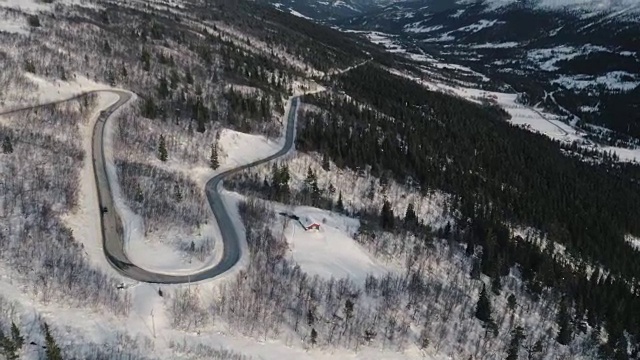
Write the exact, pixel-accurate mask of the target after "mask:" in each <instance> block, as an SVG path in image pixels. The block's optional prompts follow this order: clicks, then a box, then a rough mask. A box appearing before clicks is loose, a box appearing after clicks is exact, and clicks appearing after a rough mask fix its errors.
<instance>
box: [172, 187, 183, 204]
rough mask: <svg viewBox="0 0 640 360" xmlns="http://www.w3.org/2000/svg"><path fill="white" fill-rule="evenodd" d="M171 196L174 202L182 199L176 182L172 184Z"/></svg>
mask: <svg viewBox="0 0 640 360" xmlns="http://www.w3.org/2000/svg"><path fill="white" fill-rule="evenodd" d="M173 197H174V198H175V199H176V202H180V201H182V191H180V185H178V184H175V185H174V186H173Z"/></svg>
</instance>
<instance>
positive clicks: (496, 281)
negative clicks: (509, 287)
mask: <svg viewBox="0 0 640 360" xmlns="http://www.w3.org/2000/svg"><path fill="white" fill-rule="evenodd" d="M500 291H502V282H500V275H498V274H496V275H495V276H494V277H493V278H492V279H491V292H493V293H494V294H496V295H500Z"/></svg>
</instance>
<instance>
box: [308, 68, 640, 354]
mask: <svg viewBox="0 0 640 360" xmlns="http://www.w3.org/2000/svg"><path fill="white" fill-rule="evenodd" d="M335 86H336V87H339V88H341V89H343V90H344V91H345V92H346V93H347V94H348V95H349V96H350V97H352V99H349V100H347V99H346V98H345V97H343V96H331V95H326V94H319V95H312V96H306V97H305V98H304V99H303V100H304V102H306V103H311V104H314V105H316V106H318V107H320V108H321V109H323V110H326V111H324V112H306V113H305V116H304V117H303V121H302V125H301V129H300V130H299V132H298V138H297V148H298V149H300V150H302V151H319V152H321V153H325V154H328V155H329V156H330V157H331V159H332V160H334V161H335V163H336V165H338V166H339V167H348V168H352V169H363V168H365V167H370V169H371V174H373V175H375V176H378V177H381V178H385V177H393V178H395V179H396V180H398V181H400V182H401V183H407V184H415V185H416V187H417V188H420V189H421V190H422V191H425V192H426V191H428V189H441V190H444V191H446V192H448V193H450V194H452V195H454V204H453V206H454V207H455V208H456V209H458V210H459V214H460V218H459V219H458V224H457V225H456V226H455V229H454V233H456V235H455V236H454V235H450V234H448V235H447V236H449V237H451V236H453V237H455V238H457V239H458V240H459V241H462V242H465V243H466V244H467V247H468V251H467V253H468V254H469V255H472V254H474V252H475V249H476V245H480V246H481V247H482V250H481V252H482V256H481V270H482V271H483V272H484V273H485V274H487V275H489V276H492V277H494V278H496V277H499V276H500V275H506V273H508V271H509V268H510V267H512V266H514V265H516V264H519V265H520V267H521V269H522V276H523V279H524V280H525V281H527V283H528V286H529V288H530V290H531V292H532V293H534V294H539V293H540V292H541V291H542V289H543V288H545V287H550V288H553V289H556V290H559V291H560V292H561V293H562V294H564V295H565V296H568V300H567V301H568V302H569V303H570V304H573V305H574V306H575V312H574V313H572V316H573V318H572V319H573V320H572V321H573V323H574V324H575V327H578V325H579V324H580V322H581V321H583V317H585V316H586V317H587V318H588V319H587V321H588V322H589V323H590V324H591V325H592V326H601V325H604V326H606V328H607V330H608V331H609V334H610V339H609V342H608V343H607V344H606V345H605V346H603V349H602V350H603V353H604V354H608V355H607V356H613V355H614V354H616V356H618V355H617V354H620V356H622V355H621V354H622V350H620V349H622V348H623V345H622V344H621V342H623V341H626V338H625V339H624V340H622V339H623V338H624V336H622V329H626V330H627V331H628V332H629V333H630V334H632V335H633V336H635V340H634V342H635V343H637V342H638V338H637V336H638V335H639V334H640V328H639V327H638V324H640V309H639V307H638V302H639V301H640V298H638V296H637V291H638V290H637V286H636V287H633V286H629V284H630V283H635V282H636V281H637V279H638V274H640V262H638V261H637V259H638V253H637V252H635V251H633V250H632V248H631V246H630V245H629V244H628V243H626V242H625V241H624V235H625V234H635V235H637V234H640V222H638V221H637V219H638V218H640V207H638V206H637V204H639V203H640V192H639V191H638V184H637V180H634V179H633V178H634V177H633V176H632V174H634V173H637V171H638V169H637V166H634V165H628V164H627V165H620V164H616V163H614V162H612V161H605V162H604V163H602V164H588V163H585V162H583V161H580V159H577V158H575V157H567V156H565V155H563V152H562V151H561V145H560V144H558V143H556V142H553V141H552V140H550V139H548V138H546V137H544V136H542V135H537V134H531V133H529V132H527V131H525V130H522V129H518V128H515V127H513V126H511V125H509V124H508V123H507V122H506V121H505V119H506V118H507V116H508V115H507V114H506V113H504V112H503V111H502V110H500V109H497V108H492V107H481V106H478V105H475V104H472V103H470V102H468V101H466V100H462V99H458V98H454V97H451V96H448V95H444V94H440V93H435V92H431V91H428V90H426V89H424V88H422V87H420V86H419V85H417V84H415V83H412V82H410V81H408V80H404V79H402V78H399V77H396V76H393V75H391V74H389V73H388V72H387V71H386V70H384V69H383V68H380V67H377V66H375V65H368V66H363V67H361V68H358V69H355V70H353V71H351V72H349V73H347V74H344V75H341V76H339V77H338V78H337V79H336V83H335ZM396 223H398V222H396ZM515 225H517V226H530V227H533V228H536V229H539V230H542V231H543V233H545V234H547V235H548V238H549V239H550V240H551V241H554V242H556V243H559V244H562V245H565V246H566V247H567V250H568V251H569V252H570V253H571V254H574V255H576V256H577V257H579V258H584V259H586V260H588V261H589V262H591V263H595V264H602V266H603V267H604V269H606V270H608V271H611V274H610V275H609V276H600V273H599V272H596V273H595V274H594V275H593V276H591V277H589V275H588V274H589V272H587V271H586V269H585V268H584V267H580V268H577V269H576V268H573V267H572V266H570V265H568V264H565V263H563V262H562V261H560V260H559V259H558V258H556V257H554V256H553V252H552V251H546V250H545V251H541V250H540V249H539V248H537V247H536V246H534V245H532V244H530V243H527V242H526V241H522V240H523V239H521V238H512V237H511V235H510V234H509V230H508V227H510V226H515ZM587 279H590V280H587ZM634 293H635V294H634ZM585 314H586V315H585ZM616 348H617V349H618V350H617V351H616V350H615V349H616Z"/></svg>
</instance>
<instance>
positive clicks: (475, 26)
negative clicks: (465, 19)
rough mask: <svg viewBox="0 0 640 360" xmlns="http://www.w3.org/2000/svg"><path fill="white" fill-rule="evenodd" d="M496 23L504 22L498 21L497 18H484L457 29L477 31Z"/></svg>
mask: <svg viewBox="0 0 640 360" xmlns="http://www.w3.org/2000/svg"><path fill="white" fill-rule="evenodd" d="M496 24H504V22H499V21H498V20H485V19H482V20H480V21H478V22H477V23H475V24H471V25H467V26H464V27H461V28H459V29H458V30H457V31H465V32H474V33H475V32H478V31H480V30H482V29H486V28H489V27H492V26H494V25H496Z"/></svg>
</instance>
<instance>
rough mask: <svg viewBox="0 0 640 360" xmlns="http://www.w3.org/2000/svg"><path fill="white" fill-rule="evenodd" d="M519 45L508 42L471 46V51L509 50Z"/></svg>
mask: <svg viewBox="0 0 640 360" xmlns="http://www.w3.org/2000/svg"><path fill="white" fill-rule="evenodd" d="M519 45H520V43H517V42H515V41H508V42H504V43H484V44H477V45H471V48H473V49H510V48H514V47H517V46H519Z"/></svg>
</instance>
